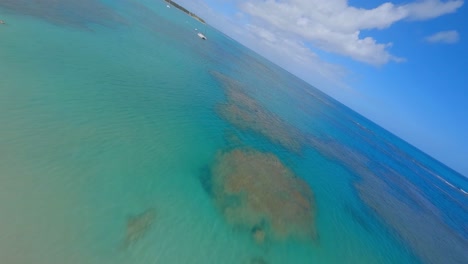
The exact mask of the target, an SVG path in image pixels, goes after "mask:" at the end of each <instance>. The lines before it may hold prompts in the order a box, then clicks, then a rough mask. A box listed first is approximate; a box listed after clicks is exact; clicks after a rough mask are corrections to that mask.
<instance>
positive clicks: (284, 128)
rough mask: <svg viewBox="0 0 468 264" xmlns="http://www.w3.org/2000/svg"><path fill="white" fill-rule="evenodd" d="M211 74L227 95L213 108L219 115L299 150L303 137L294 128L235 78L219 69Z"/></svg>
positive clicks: (277, 142) (235, 124)
mask: <svg viewBox="0 0 468 264" xmlns="http://www.w3.org/2000/svg"><path fill="white" fill-rule="evenodd" d="M213 75H214V76H215V77H216V78H217V79H218V80H219V81H220V82H221V83H222V84H223V85H222V87H223V88H224V91H225V94H226V97H227V103H223V104H220V105H219V106H218V108H217V112H218V114H219V115H220V116H221V117H222V118H223V119H225V120H227V121H228V122H230V123H231V124H233V125H234V126H236V127H238V128H239V129H243V130H251V131H253V132H256V133H259V134H261V135H263V136H264V137H266V138H268V139H269V140H270V141H272V142H273V143H275V144H279V145H281V146H283V147H284V148H286V149H288V150H291V151H294V152H296V153H297V152H300V151H301V148H302V145H303V143H306V140H304V136H303V135H302V133H300V131H298V129H296V128H294V127H293V126H291V125H289V124H287V122H285V121H284V120H283V119H281V118H280V117H279V116H277V115H276V114H274V113H272V112H271V111H269V110H268V109H266V108H265V107H263V106H262V105H261V104H260V103H258V102H257V101H256V100H255V99H254V98H252V97H251V96H249V95H248V94H247V93H246V92H245V89H244V88H243V86H242V84H240V83H239V82H236V81H234V80H232V79H230V78H229V77H227V76H225V75H222V74H220V73H213Z"/></svg>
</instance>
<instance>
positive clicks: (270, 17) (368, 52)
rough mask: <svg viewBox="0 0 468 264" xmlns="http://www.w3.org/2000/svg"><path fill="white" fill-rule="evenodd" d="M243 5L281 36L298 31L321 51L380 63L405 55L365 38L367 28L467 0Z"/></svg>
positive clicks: (292, 0) (451, 8)
mask: <svg viewBox="0 0 468 264" xmlns="http://www.w3.org/2000/svg"><path fill="white" fill-rule="evenodd" d="M240 2H241V3H240V7H241V9H242V10H243V11H244V12H245V13H247V14H249V15H250V16H251V18H252V19H253V20H254V23H256V24H259V25H262V26H263V27H265V28H267V29H270V30H272V31H275V32H277V34H280V35H290V34H294V35H295V36H296V37H297V38H299V39H303V40H304V41H308V42H310V43H311V44H312V45H314V46H315V47H318V48H320V49H322V50H325V51H328V52H332V53H337V54H340V55H344V56H348V57H351V58H353V59H354V60H358V61H362V62H365V63H369V64H374V65H381V64H385V63H387V62H389V61H400V60H401V58H398V57H395V56H393V55H391V54H390V53H389V51H388V48H389V47H390V46H391V43H378V42H377V41H376V40H375V39H374V38H372V37H364V38H363V37H361V36H360V35H361V31H362V30H366V29H384V28H387V27H389V26H391V25H392V24H393V23H395V22H398V21H401V20H404V19H407V20H426V19H431V18H435V17H438V16H441V15H444V14H448V13H452V12H455V11H456V10H457V9H458V8H459V7H460V6H462V5H463V1H462V0H450V1H445V2H442V1H440V0H423V1H419V2H414V3H409V4H405V5H394V4H392V3H389V2H387V3H383V4H381V5H379V6H377V7H375V8H373V9H363V8H356V7H353V6H349V5H348V2H347V0H284V1H274V0H266V1H264V0H262V1H260V0H250V1H240Z"/></svg>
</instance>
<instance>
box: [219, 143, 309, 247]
mask: <svg viewBox="0 0 468 264" xmlns="http://www.w3.org/2000/svg"><path fill="white" fill-rule="evenodd" d="M211 175H212V187H213V189H212V191H213V196H214V199H215V201H216V203H217V205H218V206H219V208H220V209H221V210H222V212H223V214H224V216H225V218H226V220H227V222H228V223H230V224H232V225H235V226H240V227H243V228H246V229H248V230H251V232H252V236H253V239H254V240H255V241H256V242H257V243H260V244H261V243H263V242H264V241H265V239H267V238H268V239H274V240H281V239H286V238H298V239H306V240H309V239H315V238H316V237H317V232H316V229H315V223H314V222H315V203H314V198H313V194H312V191H311V190H310V188H309V186H308V185H307V183H306V182H304V181H303V180H301V179H299V178H297V177H296V176H295V175H294V174H293V172H292V171H291V170H290V169H289V168H287V167H286V166H284V165H283V163H282V162H281V161H280V160H279V159H278V157H276V156H275V155H273V154H270V153H262V152H259V151H255V150H251V149H235V150H233V151H230V152H226V153H222V154H220V155H219V156H218V158H217V161H216V163H215V164H214V166H213V167H212V171H211Z"/></svg>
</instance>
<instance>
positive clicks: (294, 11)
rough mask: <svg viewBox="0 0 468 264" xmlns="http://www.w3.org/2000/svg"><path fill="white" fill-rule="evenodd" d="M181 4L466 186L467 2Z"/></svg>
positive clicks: (203, 0)
mask: <svg viewBox="0 0 468 264" xmlns="http://www.w3.org/2000/svg"><path fill="white" fill-rule="evenodd" d="M178 2H179V3H180V4H182V5H183V6H186V7H188V8H189V9H191V10H193V11H194V12H195V13H197V14H199V15H200V16H201V17H203V18H204V19H205V20H206V21H207V22H208V23H209V24H210V25H211V26H213V27H215V28H217V29H219V30H220V31H222V32H223V33H225V34H227V35H229V36H230V37H232V38H234V39H236V40H238V41H239V42H241V43H242V44H244V45H245V46H247V47H249V48H251V49H253V50H254V51H256V52H258V53H260V54H261V55H263V56H265V57H266V58H268V59H269V60H271V61H273V62H275V63H277V64H279V65H280V66H282V67H283V68H285V69H287V70H288V71H290V72H292V73H294V74H296V75H297V76H299V77H301V78H302V79H304V80H306V81H308V82H309V83H311V84H312V85H313V86H315V87H317V88H319V89H321V90H322V91H324V92H326V93H328V94H329V95H331V96H332V97H334V98H336V99H338V100H339V101H341V102H342V103H344V104H345V105H347V106H349V107H351V108H352V109H354V110H356V111H357V112H359V113H361V114H362V115H364V116H366V117H367V118H369V119H371V120H373V121H374V122H376V123H378V124H379V125H381V126H383V127H384V128H386V129H388V130H389V131H391V132H393V133H394V134H396V135H398V136H400V137H401V138H403V139H405V140H406V141H408V142H410V143H411V144H413V145H415V146H416V147H418V148H420V149H421V150H423V151H424V152H426V153H428V154H429V155H431V156H433V157H435V158H436V159H438V160H440V161H442V162H443V163H445V164H446V165H448V166H449V167H452V168H453V169H455V170H457V171H458V172H461V173H462V174H463V175H465V176H468V45H467V42H466V38H467V36H468V8H467V7H466V5H465V4H464V2H463V1H462V0H450V1H441V0H416V1H415V0H413V1H412V0H409V1H401V0H397V1H394V2H385V1H380V0H379V1H363V0H352V1H346V0H281V1H274V0H250V1H246V0H179V1H178Z"/></svg>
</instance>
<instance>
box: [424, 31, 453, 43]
mask: <svg viewBox="0 0 468 264" xmlns="http://www.w3.org/2000/svg"><path fill="white" fill-rule="evenodd" d="M459 39H460V36H459V35H458V32H457V31H456V30H449V31H441V32H437V33H435V34H433V35H430V36H428V37H426V38H425V40H426V41H427V42H431V43H446V44H454V43H457V42H458V40H459Z"/></svg>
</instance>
